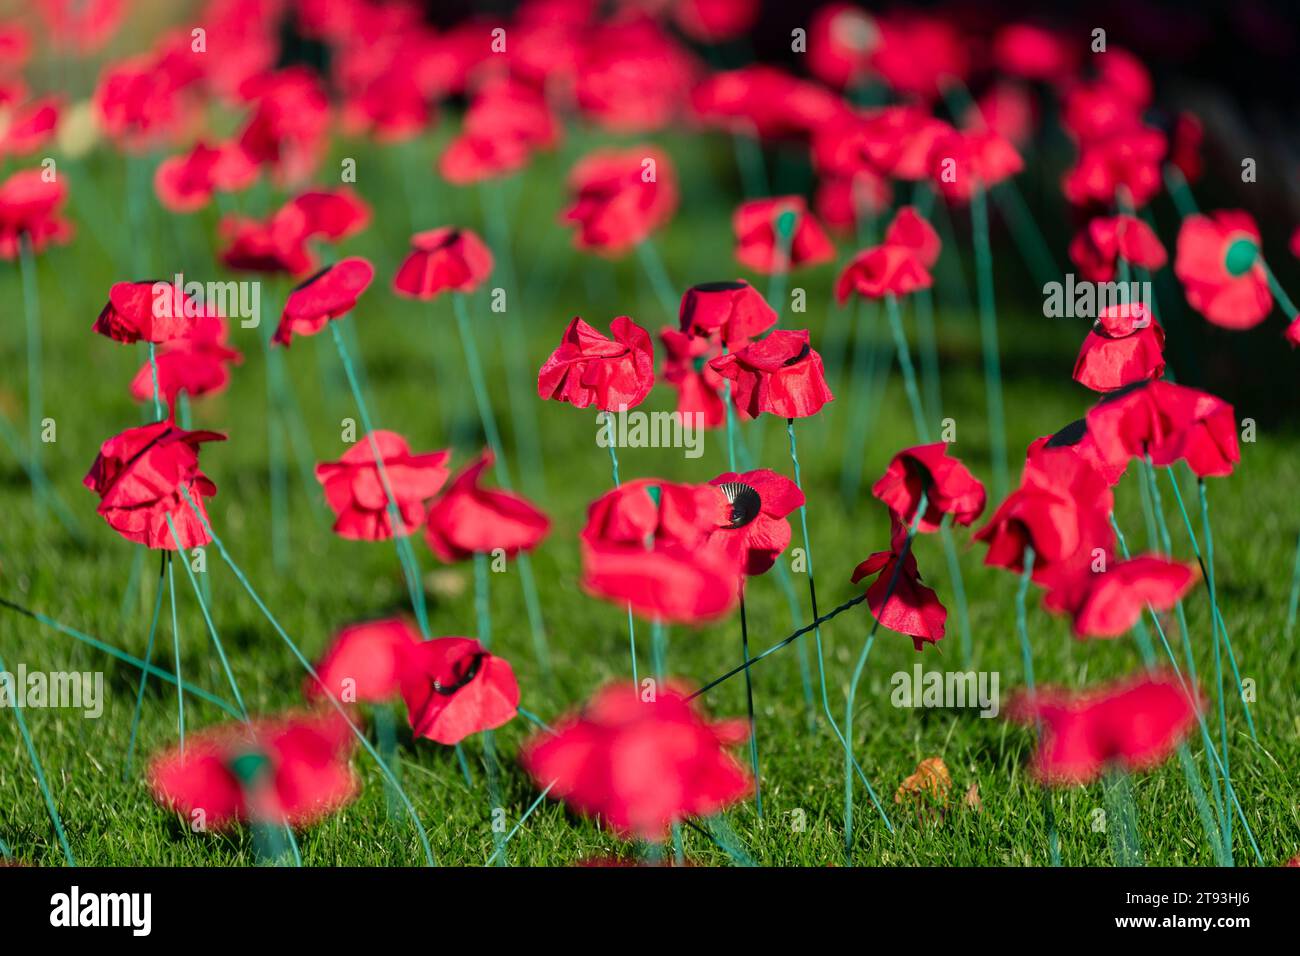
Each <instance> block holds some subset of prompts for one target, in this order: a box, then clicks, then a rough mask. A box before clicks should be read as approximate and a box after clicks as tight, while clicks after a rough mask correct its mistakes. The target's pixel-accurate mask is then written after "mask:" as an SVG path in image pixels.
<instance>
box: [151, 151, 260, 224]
mask: <svg viewBox="0 0 1300 956" xmlns="http://www.w3.org/2000/svg"><path fill="white" fill-rule="evenodd" d="M256 178H257V166H256V165H255V164H254V163H253V162H252V161H251V160H250V159H249V158H248V157H247V156H246V155H245V154H244V151H243V150H242V149H240V147H239V146H238V145H237V144H234V143H223V144H218V145H216V146H209V145H208V144H207V143H204V142H198V143H195V144H194V147H193V148H192V149H191V150H190V151H189V152H188V153H181V154H180V155H177V156H168V157H167V158H166V159H164V160H163V161H162V162H161V163H159V164H158V168H157V169H156V170H155V171H154V177H153V184H154V192H156V193H157V194H158V200H159V202H161V203H162V205H163V207H164V208H166V209H169V210H171V211H172V212H194V211H195V210H197V209H202V208H203V207H204V206H206V205H207V204H208V203H209V201H211V199H212V195H213V193H215V192H217V191H218V190H220V191H222V192H234V191H236V190H240V189H243V188H244V187H246V186H249V185H251V184H252V182H253V180H255V179H256Z"/></svg>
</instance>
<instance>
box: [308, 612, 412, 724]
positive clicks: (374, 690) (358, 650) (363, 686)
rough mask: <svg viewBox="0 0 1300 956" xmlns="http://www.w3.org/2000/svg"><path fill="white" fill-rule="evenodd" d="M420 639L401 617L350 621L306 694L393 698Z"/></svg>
mask: <svg viewBox="0 0 1300 956" xmlns="http://www.w3.org/2000/svg"><path fill="white" fill-rule="evenodd" d="M420 643H421V641H420V634H419V632H418V631H416V630H415V629H414V628H412V627H411V625H410V623H409V622H407V621H406V620H404V619H402V618H400V617H394V618H387V619H385V620H381V621H366V622H364V623H362V624H351V625H349V626H348V627H345V628H343V630H341V631H339V632H338V633H337V634H336V635H334V640H333V641H331V642H330V646H329V648H328V649H327V650H326V651H325V655H324V656H323V657H322V658H321V659H320V661H319V662H318V663H317V664H316V677H314V678H313V677H308V678H307V680H306V682H305V685H304V693H305V694H306V696H307V699H308V700H311V701H321V700H326V699H327V698H329V697H333V698H334V699H335V700H337V701H339V702H340V703H344V704H355V703H359V702H361V701H365V702H367V703H372V704H380V703H383V702H385V701H388V700H392V699H393V698H394V697H396V696H397V695H398V694H399V693H401V689H402V681H403V679H404V678H405V676H406V673H407V671H408V670H409V667H410V665H409V661H410V659H411V657H412V655H413V654H414V653H415V651H416V648H417V645H419V644H420Z"/></svg>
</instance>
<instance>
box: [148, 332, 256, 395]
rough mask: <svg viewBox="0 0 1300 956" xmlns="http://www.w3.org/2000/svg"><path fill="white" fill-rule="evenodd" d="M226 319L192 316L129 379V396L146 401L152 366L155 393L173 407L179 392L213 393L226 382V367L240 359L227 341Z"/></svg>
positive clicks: (228, 379)
mask: <svg viewBox="0 0 1300 956" xmlns="http://www.w3.org/2000/svg"><path fill="white" fill-rule="evenodd" d="M226 337H227V329H226V320H225V319H223V318H221V317H220V316H217V315H211V314H205V315H201V316H199V317H198V318H196V319H194V320H193V321H192V322H191V323H190V325H189V328H188V329H187V330H186V331H185V333H184V334H182V335H181V336H179V337H177V338H174V339H169V340H167V341H166V342H164V343H163V345H162V348H160V349H158V351H157V354H156V355H155V356H154V360H153V362H149V361H146V362H145V363H144V364H143V365H142V366H140V370H139V371H138V372H136V373H135V378H133V379H131V397H132V398H134V399H135V400H136V401H138V402H147V401H149V400H150V399H151V398H152V397H153V393H154V378H155V368H156V369H157V372H156V375H157V380H158V394H159V396H160V397H161V398H162V400H163V401H165V402H166V403H167V405H168V407H174V405H175V402H176V396H177V395H179V394H180V393H181V392H184V393H185V394H186V395H189V396H190V397H191V398H199V397H201V396H203V395H214V394H216V393H218V392H221V391H224V390H225V388H226V386H227V385H228V384H230V366H231V365H238V364H239V363H240V362H242V361H243V360H244V357H243V355H241V354H240V353H239V352H238V351H237V350H235V349H233V348H231V347H230V346H229V345H228V344H227V342H226Z"/></svg>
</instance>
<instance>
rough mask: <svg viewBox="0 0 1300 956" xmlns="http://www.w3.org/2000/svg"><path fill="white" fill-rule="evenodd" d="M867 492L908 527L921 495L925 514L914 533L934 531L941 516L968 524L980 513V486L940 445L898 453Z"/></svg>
mask: <svg viewBox="0 0 1300 956" xmlns="http://www.w3.org/2000/svg"><path fill="white" fill-rule="evenodd" d="M871 493H872V494H873V495H874V496H875V497H877V498H879V499H880V500H881V501H883V502H884V503H885V506H886V507H888V508H889V510H890V511H891V512H892V513H893V514H894V515H896V516H897V517H898V520H899V521H901V522H902V523H903V525H904V527H908V528H910V527H912V522H913V521H914V520H915V519H916V510H917V507H918V506H919V505H920V504H921V495H922V494H924V495H925V496H926V507H925V514H924V515H923V516H922V517H921V523H920V524H919V525H917V531H938V530H939V525H940V523H941V522H942V521H943V516H944V515H952V518H953V521H955V522H957V523H958V524H964V525H969V524H970V523H971V522H973V521H974V520H975V519H976V518H978V517H979V516H980V513H981V512H982V511H983V510H984V486H983V485H982V484H980V481H979V479H978V478H976V477H975V476H974V475H972V474H971V473H970V471H969V469H967V467H966V466H965V465H963V464H962V463H961V462H960V461H959V460H958V459H956V458H952V457H949V455H948V446H947V445H946V444H944V443H943V442H935V443H934V444H933V445H917V446H916V447H915V448H905V449H903V450H902V451H900V452H899V453H898V454H897V455H895V456H894V457H893V459H891V460H890V462H889V467H888V468H886V469H885V473H884V474H883V475H881V476H880V478H879V479H878V480H877V481H876V483H875V484H874V485H872V486H871Z"/></svg>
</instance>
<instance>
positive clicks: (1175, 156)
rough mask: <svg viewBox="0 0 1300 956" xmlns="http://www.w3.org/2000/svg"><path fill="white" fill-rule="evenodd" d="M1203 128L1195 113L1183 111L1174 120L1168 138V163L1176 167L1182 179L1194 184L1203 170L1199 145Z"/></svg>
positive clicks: (1203, 134)
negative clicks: (1172, 128) (1172, 129)
mask: <svg viewBox="0 0 1300 956" xmlns="http://www.w3.org/2000/svg"><path fill="white" fill-rule="evenodd" d="M1204 139H1205V127H1204V126H1202V125H1201V121H1200V120H1199V119H1198V118H1197V117H1196V114H1195V113H1188V112H1187V111H1185V110H1184V111H1183V112H1181V113H1179V114H1178V116H1177V117H1175V118H1174V131H1173V133H1172V134H1171V135H1170V137H1169V162H1171V163H1173V164H1174V165H1175V166H1177V167H1178V171H1179V172H1180V173H1182V174H1183V178H1184V179H1185V180H1187V181H1188V182H1189V183H1194V182H1196V181H1197V180H1198V179H1200V178H1201V172H1202V170H1203V169H1204V166H1203V163H1202V162H1201V143H1202V141H1203V140H1204Z"/></svg>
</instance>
